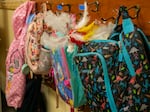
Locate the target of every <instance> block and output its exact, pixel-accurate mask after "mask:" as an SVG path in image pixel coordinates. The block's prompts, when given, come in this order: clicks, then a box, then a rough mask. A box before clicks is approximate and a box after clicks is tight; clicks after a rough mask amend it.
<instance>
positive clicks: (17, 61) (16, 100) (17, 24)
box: [5, 1, 35, 108]
mask: <svg viewBox="0 0 150 112" xmlns="http://www.w3.org/2000/svg"><path fill="white" fill-rule="evenodd" d="M34 6H35V2H33V1H28V2H25V3H23V4H21V5H20V6H19V7H18V8H17V9H16V10H15V12H14V14H13V31H14V37H15V38H14V39H13V41H12V43H11V45H10V47H9V50H8V53H7V57H6V89H5V92H6V101H7V105H8V106H11V107H14V108H19V107H21V105H22V101H23V98H24V92H25V87H26V77H25V75H24V74H23V73H22V66H23V64H24V62H25V60H24V45H25V36H26V30H27V26H28V25H27V24H26V20H27V18H28V17H29V15H30V13H31V11H32V9H33V8H34Z"/></svg>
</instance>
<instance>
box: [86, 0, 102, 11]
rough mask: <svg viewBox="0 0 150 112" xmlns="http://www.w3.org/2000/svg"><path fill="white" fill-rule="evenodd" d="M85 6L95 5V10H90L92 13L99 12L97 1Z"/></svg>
mask: <svg viewBox="0 0 150 112" xmlns="http://www.w3.org/2000/svg"><path fill="white" fill-rule="evenodd" d="M87 5H95V7H96V8H95V9H92V10H91V11H92V12H98V11H99V1H98V0H97V1H95V2H91V3H87Z"/></svg>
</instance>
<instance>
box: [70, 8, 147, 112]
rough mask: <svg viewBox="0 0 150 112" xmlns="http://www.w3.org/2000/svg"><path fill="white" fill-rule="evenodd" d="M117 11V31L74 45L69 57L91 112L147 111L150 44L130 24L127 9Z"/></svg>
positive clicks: (138, 30)
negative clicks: (120, 16)
mask: <svg viewBox="0 0 150 112" xmlns="http://www.w3.org/2000/svg"><path fill="white" fill-rule="evenodd" d="M119 11H120V12H119V13H120V14H121V15H122V18H123V23H122V25H121V28H120V30H119V31H117V32H113V33H112V35H111V36H110V39H109V40H94V41H89V42H86V43H85V44H82V45H81V46H77V48H76V49H77V50H76V51H75V53H74V57H73V59H72V60H73V68H74V72H76V74H77V75H79V77H80V78H81V81H82V84H83V87H84V92H85V95H86V98H87V102H88V104H89V106H90V108H91V111H92V112H102V111H107V112H111V111H112V112H118V111H119V112H125V111H127V112H129V111H131V112H139V111H148V110H150V96H149V95H150V91H149V90H150V60H149V57H148V55H149V54H148V53H150V45H149V43H148V40H147V38H146V36H145V35H144V33H143V32H142V31H141V30H140V29H139V28H137V27H136V26H134V25H133V23H132V21H131V19H130V18H129V15H128V12H127V8H126V7H124V6H122V7H120V10H119ZM115 30H116V29H115ZM113 39H114V40H113Z"/></svg>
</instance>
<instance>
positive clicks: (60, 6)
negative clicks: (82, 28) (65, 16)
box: [57, 3, 71, 12]
mask: <svg viewBox="0 0 150 112" xmlns="http://www.w3.org/2000/svg"><path fill="white" fill-rule="evenodd" d="M63 7H68V10H67V11H65V12H71V5H70V4H64V3H61V4H59V5H58V6H57V9H58V10H62V8H63Z"/></svg>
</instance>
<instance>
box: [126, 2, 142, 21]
mask: <svg viewBox="0 0 150 112" xmlns="http://www.w3.org/2000/svg"><path fill="white" fill-rule="evenodd" d="M131 9H135V12H136V14H135V16H134V17H131V16H130V18H131V19H136V18H138V16H139V12H140V7H139V6H138V5H135V6H132V7H129V8H128V9H127V10H128V11H129V10H131Z"/></svg>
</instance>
